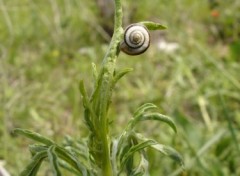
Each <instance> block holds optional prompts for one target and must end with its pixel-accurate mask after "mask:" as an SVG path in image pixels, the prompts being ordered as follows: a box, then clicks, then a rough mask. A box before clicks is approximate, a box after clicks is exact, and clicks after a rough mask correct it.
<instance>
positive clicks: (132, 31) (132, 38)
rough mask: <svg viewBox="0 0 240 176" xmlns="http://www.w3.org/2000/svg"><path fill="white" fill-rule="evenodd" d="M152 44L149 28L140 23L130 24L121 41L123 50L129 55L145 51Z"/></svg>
mask: <svg viewBox="0 0 240 176" xmlns="http://www.w3.org/2000/svg"><path fill="white" fill-rule="evenodd" d="M149 45H150V35H149V31H148V29H147V28H146V27H145V26H144V25H142V24H139V23H136V24H131V25H129V26H128V27H127V28H126V29H125V31H124V41H123V42H122V43H121V46H120V48H121V50H122V51H123V52H124V53H126V54H129V55H139V54H142V53H144V52H145V51H146V50H147V49H148V47H149Z"/></svg>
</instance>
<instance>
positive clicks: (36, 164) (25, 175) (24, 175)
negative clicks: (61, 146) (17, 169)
mask: <svg viewBox="0 0 240 176" xmlns="http://www.w3.org/2000/svg"><path fill="white" fill-rule="evenodd" d="M46 157H47V151H46V150H45V151H42V152H39V153H37V154H36V155H35V156H34V157H33V158H32V161H31V163H29V164H28V165H27V167H26V168H25V169H24V170H23V171H22V172H21V173H20V176H36V175H37V172H38V170H39V168H40V166H41V164H42V161H43V159H44V158H46Z"/></svg>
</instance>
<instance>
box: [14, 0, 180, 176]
mask: <svg viewBox="0 0 240 176" xmlns="http://www.w3.org/2000/svg"><path fill="white" fill-rule="evenodd" d="M138 24H139V25H140V26H143V27H144V28H146V29H148V30H158V29H165V27H164V26H162V25H160V24H157V23H154V22H148V21H145V22H140V23H138ZM139 36H141V35H138V34H137V37H134V38H133V39H134V42H138V41H139ZM122 41H123V29H122V5H121V1H120V0H115V25H114V34H113V37H112V41H111V43H110V46H109V49H108V51H107V53H106V56H105V58H104V60H103V62H102V65H101V69H100V71H99V73H98V71H97V69H96V65H95V64H93V74H94V90H93V93H92V94H91V96H88V93H87V91H86V89H85V86H84V82H83V81H80V85H79V89H80V92H81V95H82V100H83V106H84V120H85V123H86V125H87V127H88V129H89V133H90V134H89V137H88V138H87V139H81V140H79V141H75V140H72V139H71V138H67V139H66V141H65V143H64V145H59V144H57V143H55V142H54V141H52V140H51V139H48V138H47V137H44V136H42V135H40V134H38V133H35V132H32V131H29V130H24V129H15V130H14V132H15V133H16V134H20V135H23V136H25V137H27V138H30V139H32V140H35V141H36V142H38V143H39V144H34V145H30V146H29V149H30V152H31V154H32V156H33V157H32V160H31V162H30V163H29V164H28V165H27V167H26V168H25V169H24V170H23V171H22V172H21V174H20V176H34V175H37V173H38V171H39V168H40V166H41V164H42V162H43V161H48V162H49V164H50V167H51V169H52V172H53V173H54V175H55V176H60V175H62V172H61V170H62V169H65V170H67V171H69V172H70V173H72V174H75V175H83V176H87V175H90V176H94V175H104V176H111V175H122V174H124V173H125V174H127V175H132V176H139V175H149V174H148V170H149V168H148V165H149V164H148V159H147V155H146V151H145V149H146V148H148V147H151V148H153V149H155V150H157V151H159V152H161V153H162V154H164V155H167V156H169V157H171V158H172V159H174V160H175V161H177V162H178V163H180V164H183V160H182V158H181V156H180V155H179V153H178V152H177V151H176V150H174V149H173V148H171V147H168V146H165V145H163V144H159V143H158V142H157V141H155V140H153V139H149V138H146V137H144V136H143V135H142V134H140V133H137V132H136V131H135V127H136V126H137V124H138V123H140V122H142V121H147V120H156V121H160V122H164V123H166V124H168V125H169V126H170V127H171V128H172V129H173V131H175V132H176V131H177V130H176V126H175V124H174V122H173V121H172V120H171V118H169V117H167V116H165V115H162V114H160V113H158V112H156V110H157V106H155V105H154V104H152V103H146V104H143V105H142V106H140V107H139V108H138V109H137V110H136V111H135V113H134V114H133V116H132V118H131V120H130V121H129V122H128V124H127V126H126V128H125V129H124V130H123V132H122V133H121V134H120V135H119V137H112V136H110V135H109V126H110V117H109V116H108V109H109V106H110V103H111V97H112V91H113V89H114V87H115V85H116V83H117V82H118V80H119V79H120V78H122V77H123V76H124V75H126V74H127V73H129V72H130V71H132V69H129V68H127V69H123V70H120V71H116V69H115V65H116V60H117V57H118V55H119V53H120V49H121V46H122V43H123V42H122ZM150 110H152V111H153V110H154V111H153V112H150Z"/></svg>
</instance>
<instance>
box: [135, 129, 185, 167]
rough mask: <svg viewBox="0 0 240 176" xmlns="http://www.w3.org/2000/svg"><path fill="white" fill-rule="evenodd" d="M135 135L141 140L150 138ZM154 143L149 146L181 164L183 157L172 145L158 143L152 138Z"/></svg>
mask: <svg viewBox="0 0 240 176" xmlns="http://www.w3.org/2000/svg"><path fill="white" fill-rule="evenodd" d="M136 137H137V138H138V139H139V140H141V141H149V140H152V139H148V138H145V137H143V136H142V135H141V134H139V133H137V134H136ZM152 141H154V142H155V143H154V144H153V145H151V147H152V148H153V149H155V150H157V151H159V152H161V153H162V154H164V155H166V156H168V157H170V158H172V159H173V160H174V161H176V162H178V163H179V164H180V165H183V158H182V156H181V155H180V154H179V153H178V152H177V151H176V150H175V149H173V148H172V147H169V146H166V145H162V144H159V143H158V142H157V141H155V140H152Z"/></svg>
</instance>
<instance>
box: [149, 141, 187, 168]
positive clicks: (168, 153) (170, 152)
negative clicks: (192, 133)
mask: <svg viewBox="0 0 240 176" xmlns="http://www.w3.org/2000/svg"><path fill="white" fill-rule="evenodd" d="M151 147H152V148H154V149H155V150H157V151H159V152H161V153H163V154H164V155H166V156H169V157H170V158H172V159H173V160H175V161H176V162H178V163H179V164H180V165H183V159H182V156H181V155H180V154H179V153H178V152H177V151H176V150H175V149H173V148H172V147H169V146H166V145H162V144H155V145H152V146H151Z"/></svg>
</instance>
